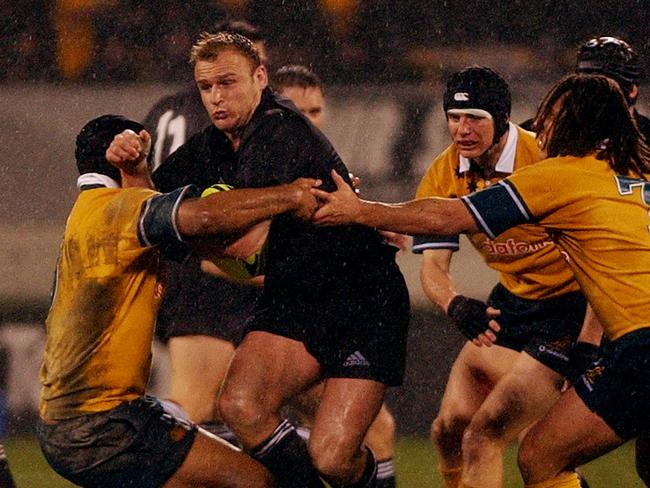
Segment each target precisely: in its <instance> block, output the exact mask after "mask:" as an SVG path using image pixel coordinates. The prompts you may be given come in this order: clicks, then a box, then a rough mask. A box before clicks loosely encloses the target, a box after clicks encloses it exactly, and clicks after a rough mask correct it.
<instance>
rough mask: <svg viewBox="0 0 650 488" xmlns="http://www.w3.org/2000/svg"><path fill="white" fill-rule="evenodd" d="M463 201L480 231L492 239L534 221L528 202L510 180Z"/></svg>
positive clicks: (476, 193)
mask: <svg viewBox="0 0 650 488" xmlns="http://www.w3.org/2000/svg"><path fill="white" fill-rule="evenodd" d="M461 199H462V201H463V203H464V204H465V205H466V206H467V209H468V210H469V211H470V213H471V214H472V216H473V217H474V220H475V221H476V223H477V225H478V227H479V229H481V231H482V232H483V233H485V234H486V235H487V236H488V237H490V239H494V238H495V237H496V236H498V235H499V234H501V233H502V232H504V231H506V230H508V229H510V228H511V227H515V226H517V225H519V224H525V223H527V222H531V221H532V220H533V217H532V215H531V212H530V210H529V209H528V206H527V205H526V202H525V201H524V200H523V199H522V197H521V195H520V194H519V192H518V191H517V188H516V187H515V185H514V184H513V182H512V181H511V180H510V178H506V179H504V180H501V181H500V182H499V183H498V184H496V185H494V186H491V187H489V188H486V189H484V190H481V191H478V192H475V193H472V194H471V195H467V196H464V197H461Z"/></svg>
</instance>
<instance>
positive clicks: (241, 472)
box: [3, 115, 316, 488]
mask: <svg viewBox="0 0 650 488" xmlns="http://www.w3.org/2000/svg"><path fill="white" fill-rule="evenodd" d="M143 129H144V127H143V126H142V125H140V124H139V123H137V122H135V121H132V120H128V119H125V118H124V117H121V116H114V115H104V116H101V117H98V118H96V119H93V120H91V121H90V122H88V123H87V124H86V125H85V126H84V128H83V129H82V130H81V132H80V133H79V135H78V136H77V144H76V153H75V154H76V158H77V168H78V170H79V174H80V176H79V179H78V182H77V183H78V186H79V189H80V190H81V192H80V194H79V196H78V198H77V200H76V202H75V205H74V207H73V209H72V211H71V213H70V215H69V217H68V219H67V223H66V229H65V233H64V238H63V243H62V245H61V252H60V256H59V260H58V262H57V269H56V282H55V287H54V292H53V295H52V304H51V307H50V311H49V314H48V317H47V319H46V322H45V323H46V329H47V342H46V346H45V353H44V356H43V364H42V367H41V373H40V379H41V384H42V389H41V397H40V406H39V414H40V422H39V424H38V436H39V441H40V444H41V449H42V450H43V454H44V455H45V458H46V459H47V461H48V462H49V463H50V465H51V466H52V467H53V468H54V469H55V470H56V471H57V472H58V473H59V474H61V475H62V476H64V477H65V478H67V479H68V480H70V481H72V482H74V483H75V484H77V485H80V486H93V487H117V486H138V487H141V488H146V487H151V488H154V487H161V486H165V487H166V488H172V487H196V486H212V487H226V486H227V487H241V488H250V487H259V488H262V487H271V486H275V484H274V481H273V479H272V476H271V475H270V473H269V472H267V471H266V470H265V469H264V468H263V466H262V465H261V464H259V463H258V462H256V461H254V460H253V459H251V458H250V457H248V456H247V455H245V454H244V453H242V452H241V451H239V450H236V449H235V448H233V447H232V446H230V445H228V444H227V443H225V442H223V441H221V440H220V439H218V438H217V437H215V436H213V435H211V434H209V433H208V432H206V431H205V430H203V429H201V428H197V426H196V425H195V424H193V423H191V422H190V421H188V420H187V419H186V418H185V417H184V416H183V413H182V411H181V410H180V409H179V408H178V407H176V406H175V405H173V404H172V403H170V402H165V401H159V400H157V399H156V398H154V397H151V396H148V395H145V387H146V383H147V379H148V377H149V372H150V368H151V341H152V338H153V329H154V320H155V316H156V310H157V308H158V305H159V303H160V291H161V287H160V282H159V274H158V271H159V261H160V256H161V254H166V255H168V256H171V255H175V256H178V257H181V256H184V255H185V254H186V252H187V250H188V246H193V245H200V242H201V241H199V240H197V239H198V238H199V237H200V236H209V237H210V240H209V241H203V243H204V244H211V245H215V244H217V242H218V241H217V238H219V239H220V240H221V241H222V243H223V239H224V236H232V235H233V234H234V233H239V232H243V231H245V230H246V229H247V228H249V227H250V226H251V225H254V224H256V223H257V222H260V221H263V220H265V219H267V218H270V217H272V216H274V215H278V214H286V213H287V212H289V213H291V214H292V215H293V216H294V217H297V218H302V219H306V218H309V217H310V216H311V214H312V212H313V211H314V210H315V208H316V200H315V199H314V197H313V196H311V194H310V193H309V189H310V188H311V185H312V184H315V183H316V181H315V180H307V179H302V180H298V181H296V182H294V183H292V184H290V185H281V186H276V187H274V188H259V189H251V190H234V191H231V192H222V193H217V194H214V195H211V196H209V197H206V198H191V197H192V196H197V195H198V194H200V192H199V190H198V188H196V187H195V186H193V185H187V186H184V187H182V188H179V189H177V190H175V191H173V192H170V193H164V194H163V193H158V192H156V191H154V190H153V189H151V187H152V184H151V178H150V174H149V168H148V163H149V161H148V160H147V158H146V156H147V155H148V152H149V147H148V146H149V142H150V137H149V135H148V133H147V132H146V131H144V130H143ZM123 131H124V132H123ZM118 134H119V135H118ZM114 137H115V138H116V139H118V140H120V141H121V143H124V144H123V145H121V147H120V148H119V149H116V148H115V147H114V146H109V145H110V144H111V141H113V138H114ZM107 149H108V151H107ZM107 158H108V159H109V160H110V161H111V162H112V163H113V164H115V166H113V165H111V164H109V163H108V161H107ZM118 167H119V169H118ZM189 241H191V243H190V242H189ZM219 245H222V244H219ZM3 486H4V485H3Z"/></svg>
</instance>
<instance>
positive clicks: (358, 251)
mask: <svg viewBox="0 0 650 488" xmlns="http://www.w3.org/2000/svg"><path fill="white" fill-rule="evenodd" d="M331 169H336V171H337V172H338V173H339V174H341V175H342V176H343V177H344V178H345V179H346V180H348V182H349V179H348V170H347V168H346V166H345V165H344V163H343V161H342V160H341V159H340V157H339V155H338V154H337V153H336V151H335V150H334V148H333V146H332V145H331V143H330V142H329V141H328V140H327V138H326V137H325V136H324V135H323V134H322V133H321V132H320V131H319V130H318V129H316V128H315V127H314V126H313V125H312V124H311V123H309V121H308V120H307V119H306V118H305V117H304V116H303V115H302V114H301V113H300V112H299V111H298V110H297V109H296V108H295V106H294V105H293V104H292V103H291V102H290V101H288V99H286V98H284V97H281V96H277V95H276V94H274V93H273V92H272V91H271V90H270V89H268V88H267V89H266V90H265V91H264V92H263V94H262V99H261V102H260V105H259V106H258V107H257V109H256V110H255V112H254V114H253V116H252V118H251V121H250V122H249V124H248V126H247V127H246V129H245V130H244V133H243V134H242V138H241V142H240V146H239V149H238V151H237V152H235V151H233V149H232V146H231V144H230V142H229V140H228V139H227V138H226V136H225V135H224V134H223V133H222V132H221V131H220V130H218V129H217V128H216V127H214V126H210V127H207V128H206V129H204V130H203V131H202V132H200V133H199V134H197V135H195V136H194V137H191V138H190V139H189V140H188V142H187V143H186V144H185V145H183V146H181V147H180V148H179V149H178V150H177V151H176V152H174V153H173V154H172V155H171V156H170V157H169V158H168V159H167V160H166V161H165V162H164V163H163V164H162V166H161V167H160V168H158V170H156V171H155V173H154V175H153V179H154V182H155V184H156V186H157V188H159V189H160V190H162V191H167V190H169V189H172V188H177V187H179V186H184V185H186V184H188V182H192V183H193V184H196V185H198V186H199V187H201V188H205V187H207V186H209V185H211V184H214V183H219V182H222V183H227V184H230V185H232V186H234V187H235V188H245V187H265V186H272V185H277V184H281V183H289V182H291V181H293V180H294V179H296V178H298V177H310V178H320V179H322V180H323V186H322V187H323V189H325V190H334V189H335V184H334V182H333V181H332V179H331V176H330V170H331ZM267 252H268V255H267V267H266V272H265V275H266V285H265V294H267V295H268V294H269V293H270V294H274V293H276V292H274V291H272V290H277V293H278V294H280V293H282V294H284V295H288V294H292V295H293V299H294V300H298V299H300V297H302V298H304V299H313V298H314V297H315V296H316V295H318V296H320V297H321V298H323V299H327V297H330V298H334V297H333V294H334V295H336V296H337V297H340V298H341V299H343V296H344V295H345V294H346V293H348V292H349V291H350V290H357V289H358V288H359V287H360V286H361V287H363V286H364V284H365V283H368V281H367V280H371V281H373V282H375V281H376V280H377V279H382V278H383V276H384V275H385V273H388V272H389V271H388V270H389V269H390V270H393V269H394V263H393V261H394V255H395V252H396V248H394V247H392V246H389V245H387V244H385V243H384V241H383V239H382V238H381V236H380V235H379V234H378V233H377V232H376V231H375V230H373V229H369V228H366V227H362V226H356V225H354V226H349V225H348V226H341V227H332V228H319V227H316V226H313V225H311V224H308V223H305V222H301V221H297V220H296V219H293V218H291V217H290V216H287V215H283V216H279V217H276V218H275V219H274V221H273V224H272V225H271V229H270V232H269V244H268V251H267ZM389 263H390V264H389ZM390 272H392V271H390ZM278 298H279V295H278ZM352 298H354V297H352ZM337 301H339V300H337Z"/></svg>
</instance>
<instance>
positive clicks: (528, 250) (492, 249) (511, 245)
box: [482, 238, 553, 256]
mask: <svg viewBox="0 0 650 488" xmlns="http://www.w3.org/2000/svg"><path fill="white" fill-rule="evenodd" d="M552 245H553V242H552V241H548V240H546V241H538V242H526V241H519V242H517V241H515V240H514V239H512V238H511V239H508V240H507V241H505V242H496V241H493V240H491V239H486V240H485V241H483V246H482V247H483V250H484V251H485V252H486V253H487V254H492V255H494V256H526V255H528V254H533V253H535V252H537V251H539V250H540V249H544V248H545V247H548V246H552Z"/></svg>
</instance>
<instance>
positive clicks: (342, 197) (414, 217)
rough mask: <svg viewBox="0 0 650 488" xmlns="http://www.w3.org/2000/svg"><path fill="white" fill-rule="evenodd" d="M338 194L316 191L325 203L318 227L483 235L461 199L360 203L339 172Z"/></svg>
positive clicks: (335, 175) (362, 201)
mask: <svg viewBox="0 0 650 488" xmlns="http://www.w3.org/2000/svg"><path fill="white" fill-rule="evenodd" d="M332 178H333V179H334V182H335V183H336V186H337V190H336V191H335V192H332V193H327V192H325V191H322V190H317V189H313V190H312V193H314V195H316V197H318V198H319V200H321V201H322V202H323V206H322V207H321V208H320V209H318V211H317V212H316V214H315V215H314V218H313V220H314V222H315V223H316V224H318V225H341V224H350V223H354V224H361V225H366V226H368V227H375V228H378V229H383V230H389V231H392V232H399V233H403V234H411V235H418V234H460V233H473V232H479V228H478V227H477V225H476V222H475V221H474V218H473V217H472V215H471V214H470V212H469V211H468V210H467V208H466V207H465V204H464V203H463V202H462V201H461V200H460V199H450V198H423V199H419V200H411V201H408V202H403V203H382V202H372V201H368V200H361V199H359V198H358V197H357V196H356V194H355V193H354V191H353V190H352V189H351V188H350V187H349V185H347V183H345V180H343V178H341V176H339V175H338V174H337V173H336V172H334V171H332Z"/></svg>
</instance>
